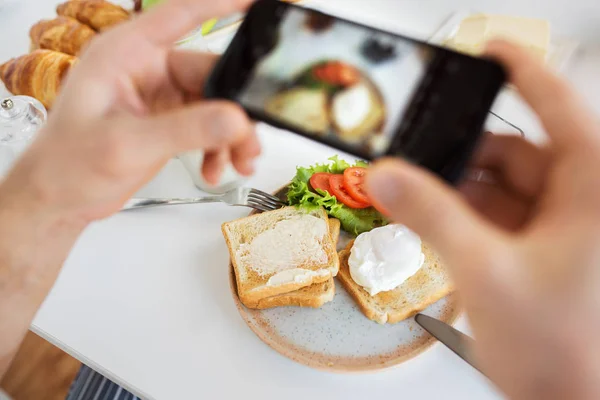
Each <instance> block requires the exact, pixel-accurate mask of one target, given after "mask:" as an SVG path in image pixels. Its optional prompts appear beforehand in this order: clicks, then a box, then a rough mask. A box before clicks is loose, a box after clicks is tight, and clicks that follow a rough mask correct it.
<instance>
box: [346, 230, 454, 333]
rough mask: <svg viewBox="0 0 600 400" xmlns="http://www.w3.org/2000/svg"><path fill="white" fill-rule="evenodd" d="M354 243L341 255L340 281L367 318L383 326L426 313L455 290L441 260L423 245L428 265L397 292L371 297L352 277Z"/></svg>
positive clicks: (425, 264) (424, 265) (397, 289)
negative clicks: (349, 260)
mask: <svg viewBox="0 0 600 400" xmlns="http://www.w3.org/2000/svg"><path fill="white" fill-rule="evenodd" d="M353 244H354V242H351V243H350V244H348V247H346V249H344V250H342V251H341V252H340V272H339V274H338V279H339V280H340V282H341V283H342V285H343V286H344V288H345V289H346V291H347V292H348V293H349V294H350V296H352V298H354V300H355V301H356V302H357V303H358V306H359V307H360V309H361V311H362V312H363V314H365V316H366V317H367V318H369V319H371V320H373V321H375V322H377V323H380V324H385V323H388V324H395V323H397V322H400V321H402V320H405V319H406V318H409V317H412V316H413V315H415V314H416V313H418V312H420V311H423V310H424V309H425V308H427V307H429V306H430V305H432V304H433V303H435V302H437V301H438V300H440V299H442V298H444V297H446V296H447V295H449V294H450V293H452V292H453V291H454V285H453V283H452V281H451V280H450V276H449V274H448V272H447V271H446V269H445V267H444V265H443V263H442V261H441V260H440V258H439V257H438V256H437V254H435V252H434V251H433V250H432V249H431V248H430V247H429V246H427V245H425V244H423V254H424V255H425V262H424V263H423V266H422V267H421V269H419V270H418V271H417V273H416V274H415V275H413V276H411V277H410V278H408V279H407V280H406V281H405V282H404V283H403V284H401V285H400V286H398V287H397V288H396V289H394V290H390V291H388V292H381V293H378V294H377V295H375V296H371V295H370V294H369V293H368V292H367V291H366V290H364V289H363V288H362V287H361V286H360V285H358V284H357V283H356V282H354V279H352V276H351V275H350V267H349V266H348V258H349V257H350V250H351V249H352V245H353Z"/></svg>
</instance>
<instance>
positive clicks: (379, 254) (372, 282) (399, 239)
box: [348, 224, 425, 296]
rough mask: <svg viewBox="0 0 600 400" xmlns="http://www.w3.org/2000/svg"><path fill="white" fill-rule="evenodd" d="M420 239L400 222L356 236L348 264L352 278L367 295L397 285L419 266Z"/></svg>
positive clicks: (420, 254)
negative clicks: (399, 223)
mask: <svg viewBox="0 0 600 400" xmlns="http://www.w3.org/2000/svg"><path fill="white" fill-rule="evenodd" d="M424 261H425V255H424V254H423V251H422V249H421V238H420V237H419V236H418V235H417V234H416V233H414V232H413V231H411V230H409V229H408V228H407V227H406V226H404V225H395V224H391V225H387V226H382V227H380V228H375V229H373V230H372V231H370V232H365V233H363V234H361V235H359V236H358V237H357V238H356V241H355V242H354V245H353V246H352V249H351V251H350V257H349V259H348V265H349V267H350V275H351V276H352V279H353V280H354V281H355V282H356V283H357V284H358V285H360V286H362V287H363V288H364V289H365V290H366V291H367V292H369V294H370V295H371V296H375V295H376V294H378V293H380V292H387V291H389V290H393V289H395V288H397V287H398V286H400V285H401V284H402V283H404V281H406V280H407V279H408V278H410V277H411V276H413V275H414V274H415V273H416V272H417V271H418V270H419V269H420V268H421V266H422V265H423V262H424Z"/></svg>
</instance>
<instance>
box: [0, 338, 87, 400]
mask: <svg viewBox="0 0 600 400" xmlns="http://www.w3.org/2000/svg"><path fill="white" fill-rule="evenodd" d="M80 365H81V363H80V362H79V361H77V360H75V359H74V358H72V357H71V356H69V355H67V354H66V353H64V352H63V351H62V350H60V349H58V348H56V347H54V346H53V345H51V344H50V343H48V342H47V341H45V340H44V339H42V338H40V337H39V336H37V335H36V334H34V333H32V332H29V333H28V334H27V336H26V337H25V340H24V341H23V344H22V345H21V348H20V349H19V352H18V353H17V356H16V357H15V359H14V361H13V363H12V365H11V367H10V369H9V370H8V373H7V374H6V375H5V376H4V379H2V382H0V387H2V389H4V391H6V392H7V393H8V394H9V395H10V396H11V397H12V398H13V400H41V399H44V400H46V399H47V400H64V398H65V396H66V395H67V393H68V391H69V387H70V386H71V382H73V379H74V378H75V375H76V374H77V371H78V370H79V367H80Z"/></svg>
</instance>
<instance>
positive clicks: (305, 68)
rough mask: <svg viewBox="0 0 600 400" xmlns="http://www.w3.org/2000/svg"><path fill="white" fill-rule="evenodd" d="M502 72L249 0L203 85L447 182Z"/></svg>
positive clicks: (368, 155) (455, 174)
mask: <svg viewBox="0 0 600 400" xmlns="http://www.w3.org/2000/svg"><path fill="white" fill-rule="evenodd" d="M505 78H506V77H505V73H504V71H503V69H502V67H501V66H500V65H498V64H497V63H495V62H493V61H491V60H486V59H480V58H474V57H470V56H467V55H463V54H459V53H456V52H453V51H450V50H448V49H444V48H441V47H437V46H433V45H430V44H427V43H424V42H420V41H417V40H414V39H410V38H407V37H403V36H399V35H395V34H391V33H388V32H383V31H380V30H377V29H374V28H372V27H368V26H363V25H360V24H357V23H354V22H350V21H346V20H343V19H340V18H337V17H333V16H330V15H326V14H323V13H321V12H317V11H314V10H309V9H305V8H302V7H299V6H295V5H293V4H289V3H285V2H281V1H276V0H259V1H257V2H256V3H254V4H253V5H252V7H251V8H250V10H249V12H248V14H247V15H246V18H245V20H244V22H243V23H242V25H241V27H240V29H239V31H238V32H237V34H236V35H235V37H234V38H233V41H232V42H231V44H230V45H229V47H228V49H227V50H226V51H225V53H224V55H223V56H222V57H221V59H220V61H219V62H218V63H217V65H216V67H215V69H214V70H213V72H212V74H211V76H210V77H209V79H208V80H207V83H206V86H205V89H204V95H205V96H206V97H207V98H221V99H229V100H233V101H235V102H237V103H239V104H241V105H242V106H243V108H244V109H245V110H246V111H247V112H248V114H249V115H250V117H251V118H254V119H257V120H260V121H264V122H267V123H269V124H271V125H274V126H276V127H280V128H283V129H287V130H290V131H293V132H295V133H298V134H300V135H303V136H305V137H308V138H310V139H313V140H316V141H319V142H321V143H325V144H327V145H329V146H332V147H334V148H337V149H340V150H342V151H345V152H347V153H350V154H353V155H356V156H358V157H360V158H362V159H365V160H373V159H376V158H379V157H383V156H398V157H403V158H405V159H407V160H409V161H411V162H414V163H416V164H419V165H421V166H423V167H425V168H427V169H429V170H431V171H433V172H434V173H436V174H438V175H440V176H441V177H443V178H444V179H446V180H447V181H449V182H451V183H454V182H456V181H457V180H458V179H459V178H460V176H461V173H462V171H463V169H464V167H465V165H466V163H467V162H468V160H469V158H470V156H471V153H472V151H473V149H474V147H475V145H476V142H477V140H478V138H479V137H480V136H481V134H482V130H483V124H484V122H485V120H486V117H487V115H488V111H489V110H490V108H491V106H492V104H493V102H494V100H495V98H496V96H497V94H498V92H499V90H500V89H501V87H502V86H503V84H504V82H505Z"/></svg>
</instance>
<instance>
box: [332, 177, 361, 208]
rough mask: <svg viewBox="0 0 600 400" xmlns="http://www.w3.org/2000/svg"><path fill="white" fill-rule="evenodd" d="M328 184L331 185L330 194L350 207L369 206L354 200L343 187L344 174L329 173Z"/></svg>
mask: <svg viewBox="0 0 600 400" xmlns="http://www.w3.org/2000/svg"><path fill="white" fill-rule="evenodd" d="M329 186H331V192H330V193H331V194H332V195H334V196H335V197H336V199H338V200H339V201H341V202H342V203H344V204H345V205H347V206H348V207H350V208H367V207H370V204H368V203H362V202H360V201H356V200H354V199H353V198H352V197H351V196H350V195H349V194H348V192H346V189H345V188H344V176H343V175H331V176H330V177H329Z"/></svg>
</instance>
